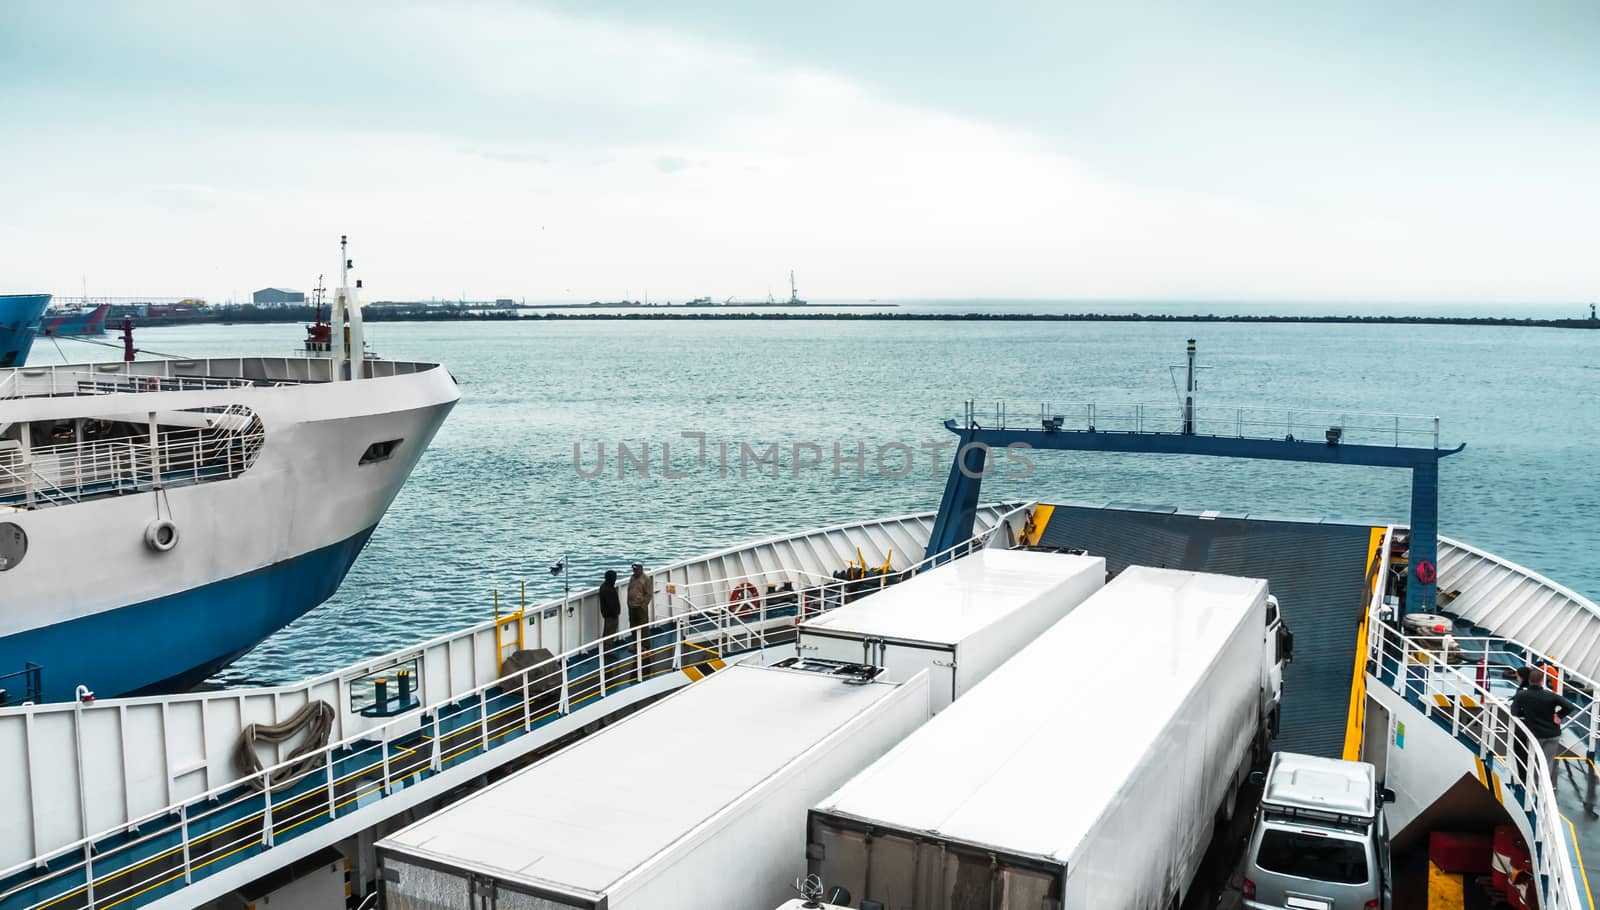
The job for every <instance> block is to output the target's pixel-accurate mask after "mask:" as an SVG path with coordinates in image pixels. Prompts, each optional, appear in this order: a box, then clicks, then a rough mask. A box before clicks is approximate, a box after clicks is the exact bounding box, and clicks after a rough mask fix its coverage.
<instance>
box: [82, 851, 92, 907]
mask: <svg viewBox="0 0 1600 910" xmlns="http://www.w3.org/2000/svg"><path fill="white" fill-rule="evenodd" d="M83 881H84V897H85V898H86V899H87V901H88V903H87V904H86V906H88V907H91V908H92V907H93V906H94V844H92V843H91V842H90V841H88V840H85V841H84V842H83Z"/></svg>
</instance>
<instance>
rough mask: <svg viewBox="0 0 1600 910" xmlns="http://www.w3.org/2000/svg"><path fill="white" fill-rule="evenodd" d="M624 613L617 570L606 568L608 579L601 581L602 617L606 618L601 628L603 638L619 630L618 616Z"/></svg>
mask: <svg viewBox="0 0 1600 910" xmlns="http://www.w3.org/2000/svg"><path fill="white" fill-rule="evenodd" d="M621 615H622V600H621V598H620V597H619V596H618V595H617V571H616V570H615V569H607V570H606V580H605V581H602V582H600V618H601V619H603V620H605V624H604V627H603V628H602V629H601V630H600V636H601V637H602V638H603V637H605V636H607V635H611V634H613V633H615V632H616V631H617V618H618V617H619V616H621Z"/></svg>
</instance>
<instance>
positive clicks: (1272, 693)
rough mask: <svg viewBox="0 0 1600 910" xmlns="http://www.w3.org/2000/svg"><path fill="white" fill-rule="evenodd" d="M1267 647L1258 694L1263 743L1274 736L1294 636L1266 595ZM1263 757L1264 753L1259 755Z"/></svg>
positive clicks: (1279, 611)
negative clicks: (1263, 732) (1261, 701)
mask: <svg viewBox="0 0 1600 910" xmlns="http://www.w3.org/2000/svg"><path fill="white" fill-rule="evenodd" d="M1266 635H1267V646H1266V648H1264V649H1262V656H1263V658H1264V659H1263V666H1262V674H1263V675H1262V683H1261V694H1262V698H1263V700H1264V702H1265V703H1264V704H1263V705H1262V706H1261V716H1262V717H1263V718H1265V719H1266V720H1265V723H1266V727H1267V730H1266V736H1264V737H1263V738H1262V739H1263V742H1265V741H1266V740H1268V739H1271V738H1272V737H1275V736H1277V735H1278V714H1279V707H1280V706H1281V704H1282V702H1283V669H1284V667H1286V666H1288V665H1289V661H1291V660H1293V659H1294V633H1293V632H1291V631H1289V625H1288V623H1286V622H1284V620H1283V612H1282V611H1281V610H1279V609H1278V598H1276V597H1274V596H1272V595H1271V594H1268V595H1267V632H1266ZM1261 757H1262V758H1265V753H1263V754H1262V756H1261Z"/></svg>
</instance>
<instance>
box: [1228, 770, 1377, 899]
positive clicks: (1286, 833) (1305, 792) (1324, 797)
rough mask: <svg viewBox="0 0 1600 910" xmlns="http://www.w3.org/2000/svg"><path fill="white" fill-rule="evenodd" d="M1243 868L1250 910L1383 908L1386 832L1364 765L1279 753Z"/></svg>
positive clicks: (1373, 781) (1371, 773) (1373, 773)
mask: <svg viewBox="0 0 1600 910" xmlns="http://www.w3.org/2000/svg"><path fill="white" fill-rule="evenodd" d="M1263 783H1264V785H1265V786H1264V787H1263V790H1262V795H1261V805H1260V807H1259V808H1258V809H1257V810H1256V818H1255V825H1254V828H1253V829H1252V831H1251V833H1250V846H1249V850H1248V852H1247V853H1246V858H1245V867H1244V905H1245V907H1247V908H1250V910H1291V908H1292V910H1388V907H1389V902H1390V881H1389V832H1388V828H1387V827H1386V825H1385V823H1384V818H1383V810H1382V806H1383V803H1384V802H1385V801H1386V800H1387V799H1391V798H1392V794H1390V792H1389V791H1388V790H1385V789H1381V788H1380V787H1379V786H1378V785H1377V769H1375V768H1374V767H1373V766H1372V765H1370V764H1368V763H1367V762H1353V761H1340V760H1338V759H1332V758H1320V757H1317V756H1312V755H1297V754H1294V753H1291V752H1278V753H1275V754H1274V755H1273V756H1272V764H1271V766H1270V767H1269V768H1268V769H1267V773H1266V775H1265V778H1264V781H1263Z"/></svg>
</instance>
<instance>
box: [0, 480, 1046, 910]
mask: <svg viewBox="0 0 1600 910" xmlns="http://www.w3.org/2000/svg"><path fill="white" fill-rule="evenodd" d="M1030 507H1031V506H1019V507H1016V508H1012V509H1010V510H1009V511H1005V512H1003V513H1001V514H999V515H998V516H997V517H996V518H995V520H994V523H993V524H992V525H990V526H989V527H988V528H985V529H984V530H983V531H981V532H980V533H978V534H976V535H974V536H973V537H972V538H971V539H969V540H966V541H963V542H962V543H960V544H957V545H956V546H954V547H951V548H950V549H949V550H947V551H945V552H943V553H940V554H937V555H935V556H933V557H929V558H926V559H922V560H919V561H918V562H916V563H914V564H912V565H911V566H909V567H908V568H906V569H904V570H892V571H889V572H887V573H884V574H882V575H864V577H855V578H846V579H839V578H834V577H832V576H828V575H823V574H821V573H817V572H813V571H809V570H803V569H791V568H774V569H771V570H766V571H761V572H754V573H748V574H746V575H741V576H730V577H719V578H714V579H707V580H704V581H701V582H690V583H677V584H675V585H674V587H675V588H676V590H675V591H673V592H672V597H673V598H675V599H677V600H681V601H682V602H683V603H684V604H685V605H688V606H690V607H691V609H688V610H685V611H683V612H677V613H676V614H675V615H672V616H670V617H666V618H662V619H655V620H652V621H651V622H650V623H648V624H646V625H645V626H641V627H636V628H632V629H625V630H622V631H619V632H617V633H616V634H614V635H610V636H605V637H603V638H600V639H598V640H595V641H589V642H586V643H584V644H582V645H580V646H577V647H573V648H567V649H565V650H564V651H562V652H561V653H559V654H556V655H555V656H553V657H551V658H549V659H547V660H544V661H542V662H540V663H538V664H535V665H533V666H530V667H527V668H525V669H523V670H521V671H518V672H514V673H511V674H509V675H504V676H501V675H500V674H499V673H496V674H494V676H495V678H492V679H490V680H489V681H487V682H484V683H481V684H478V685H476V686H472V687H470V688H462V689H460V690H458V691H452V692H451V693H450V694H449V696H448V697H446V698H444V699H441V700H435V701H432V702H431V703H428V704H426V705H423V704H421V703H420V702H421V699H422V698H425V697H426V696H425V695H423V694H422V693H423V692H425V691H426V689H425V688H419V690H418V694H419V703H418V704H417V705H416V706H415V707H410V708H406V709H404V710H403V711H402V712H401V713H398V714H396V715H395V716H393V717H390V718H388V719H385V720H383V721H382V722H381V723H378V724H375V725H373V726H368V727H365V728H363V729H360V730H358V731H357V732H355V733H352V734H350V735H346V736H343V737H341V738H337V739H335V740H334V741H332V742H330V743H328V744H327V745H325V746H322V747H320V748H318V749H315V750H310V751H308V752H307V754H306V755H304V756H299V757H291V758H287V759H285V760H283V761H279V762H277V763H275V764H272V765H270V766H268V767H266V768H264V769H263V770H261V771H259V772H257V773H256V774H254V775H252V776H250V777H246V778H239V779H234V780H230V781H228V782H227V783H224V784H222V785H220V786H216V787H212V788H210V789H208V790H206V791H204V792H201V793H198V794H196V795H193V796H189V797H187V798H185V799H182V800H179V801H176V802H174V803H172V804H171V805H168V806H165V807H164V808H161V809H159V810H156V811H153V812H147V813H143V814H141V815H138V816H136V817H132V818H130V819H128V821H126V822H124V823H121V824H118V825H116V826H114V827H111V828H108V829H105V830H102V831H100V832H99V833H96V834H94V835H92V836H90V837H85V838H81V839H79V840H76V841H74V842H71V843H67V844H64V845H62V846H60V847H59V848H57V849H53V850H49V851H47V852H43V853H41V854H39V855H37V856H35V857H33V858H32V859H29V860H27V861H24V862H21V863H16V864H14V865H12V866H10V867H9V868H6V869H3V870H0V882H5V881H7V880H8V879H13V878H20V877H23V876H26V878H25V879H23V880H21V881H18V882H17V883H15V884H12V885H9V886H6V888H5V890H0V907H5V908H7V910H10V908H12V907H13V906H15V907H18V908H25V910H43V908H46V907H56V906H61V905H63V902H66V901H71V904H70V905H72V906H82V907H85V908H91V910H92V908H96V907H102V908H109V907H111V906H113V905H114V906H117V907H125V908H131V907H137V906H141V905H143V904H145V903H149V902H152V901H154V900H156V899H158V898H159V897H162V896H164V895H165V894H167V893H169V892H170V890H172V889H173V888H176V887H181V886H182V885H187V884H190V883H192V882H194V881H197V880H199V879H202V878H205V877H206V876H208V875H211V874H214V873H215V872H217V871H220V870H221V869H222V868H223V866H222V865H221V864H222V863H224V862H225V861H226V862H228V863H229V864H230V865H231V863H232V862H237V861H238V860H237V859H235V857H237V856H238V854H240V853H242V852H245V851H249V850H251V849H253V848H256V847H259V848H261V850H263V851H264V850H267V849H270V848H271V847H272V846H273V845H274V844H275V843H277V842H279V841H282V840H287V839H289V838H291V837H294V836H297V835H299V834H302V833H304V832H305V831H306V830H311V829H312V827H314V826H317V825H321V824H324V823H327V822H331V821H333V820H334V819H337V818H340V817H343V816H344V815H346V814H349V813H351V812H355V811H359V810H361V809H363V808H366V807H367V806H370V805H372V804H373V803H374V802H376V801H379V800H382V799H383V798H385V797H387V796H391V795H393V794H394V793H396V792H399V791H400V790H402V789H404V788H405V787H407V786H409V785H411V783H413V782H415V781H417V780H421V779H423V778H426V777H429V776H431V775H433V774H437V773H440V772H441V771H443V770H445V769H446V768H447V767H449V766H452V765H453V763H459V762H464V761H466V760H467V759H470V758H474V757H476V756H479V755H484V754H487V753H488V752H489V751H491V750H492V749H494V748H496V747H497V746H501V745H504V744H505V743H508V742H511V741H513V740H514V739H515V738H516V737H519V736H521V735H522V734H524V733H528V732H531V731H532V730H533V729H534V728H535V727H536V726H537V725H539V724H541V723H544V722H548V721H552V720H554V719H556V718H559V717H565V716H569V715H571V714H572V713H574V712H575V711H580V710H582V709H583V708H584V707H585V706H587V705H589V704H592V703H595V702H598V701H601V700H603V699H604V698H605V697H606V696H608V695H610V694H612V693H614V692H615V691H618V690H622V689H625V688H627V687H629V686H632V685H636V684H640V683H644V682H648V681H651V680H653V679H655V678H657V677H660V676H663V675H666V674H669V673H672V672H681V671H683V670H685V668H691V667H695V666H697V665H702V664H705V663H706V662H708V661H712V660H717V659H721V658H722V657H723V656H725V655H732V654H739V653H754V652H759V651H762V650H764V649H766V648H768V647H772V646H776V645H781V644H783V643H786V642H789V641H792V640H793V637H794V633H795V629H796V627H797V626H798V624H799V622H800V621H802V620H803V619H804V618H806V617H808V616H812V615H816V614H818V613H820V612H823V611H826V610H830V609H833V608H835V607H838V606H840V605H842V604H844V603H847V602H848V601H850V600H851V599H853V598H855V597H858V596H862V595H863V594H866V593H869V592H870V591H872V590H876V589H878V588H880V587H882V586H884V585H887V584H892V583H894V582H897V581H900V580H903V579H905V578H907V577H910V576H912V575H915V574H916V573H918V572H920V571H922V570H924V569H927V568H930V567H933V566H936V565H939V564H941V563H943V562H946V561H948V560H949V559H951V558H953V557H956V556H961V555H965V554H967V553H970V552H973V551H975V550H978V549H982V548H983V547H985V546H986V545H987V544H988V543H989V541H990V540H991V539H994V538H995V536H996V535H997V534H999V533H1000V532H1001V530H1002V527H1003V526H1010V525H1012V524H1015V523H1016V522H1019V521H1020V520H1022V518H1023V517H1024V516H1025V515H1026V513H1027V511H1028V509H1029V508H1030ZM813 533H814V532H813ZM785 582H788V583H794V584H795V590H792V591H788V590H785V591H780V592H776V593H777V594H778V596H777V597H774V596H772V594H769V592H768V591H767V587H766V586H768V585H771V584H783V583H785ZM743 584H749V585H750V586H752V587H754V588H756V590H757V591H758V592H760V597H759V598H757V599H755V601H754V602H753V603H749V604H745V603H739V604H732V603H730V602H729V601H728V599H727V594H728V592H729V591H730V590H735V589H738V588H739V587H740V586H741V585H743ZM660 593H661V592H658V596H659V595H660ZM791 596H792V599H791ZM774 601H781V603H780V604H779V605H778V606H777V607H776V608H774ZM563 607H564V602H563V601H562V600H560V599H555V600H548V601H545V602H543V603H540V604H538V605H536V606H529V607H528V608H526V611H518V612H517V613H515V614H512V615H509V616H499V617H496V619H495V621H494V622H493V627H494V631H495V643H494V648H495V652H496V653H495V661H494V664H495V666H496V667H500V665H501V664H500V661H501V660H502V659H503V658H504V656H505V655H504V653H503V652H504V644H505V642H503V640H502V638H501V634H502V632H505V633H506V634H507V637H509V634H510V630H512V629H514V628H515V626H516V625H517V624H520V623H521V622H522V621H523V619H522V614H523V612H534V613H537V614H543V613H544V612H546V611H548V610H551V609H560V608H563ZM747 608H748V609H747ZM791 611H792V612H791ZM479 628H481V627H474V628H473V630H468V632H467V633H465V634H471V633H472V632H475V631H477V630H478V629H479ZM417 658H418V653H417V652H416V651H415V650H412V651H401V652H394V653H393V654H391V655H387V656H386V657H385V658H379V659H377V660H375V661H369V662H366V663H365V664H364V666H368V667H372V666H380V665H384V664H385V663H386V662H391V661H396V660H398V661H405V660H408V659H417ZM426 683H427V679H425V678H424V679H422V680H419V681H418V684H419V686H425V685H426ZM338 691H339V694H340V696H341V698H346V697H348V694H349V691H350V681H349V680H345V679H341V680H340V685H339V688H338ZM605 713H606V712H604V711H600V712H596V715H595V716H596V717H597V718H598V717H602V716H604V715H605ZM79 722H80V723H81V721H79ZM335 736H337V734H335ZM424 751H425V753H426V754H423V755H421V757H418V756H419V754H420V753H423V752H424ZM376 820H377V819H376V818H375V819H374V821H376ZM74 855H76V858H74ZM180 880H181V883H182V885H180V884H179V882H180Z"/></svg>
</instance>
